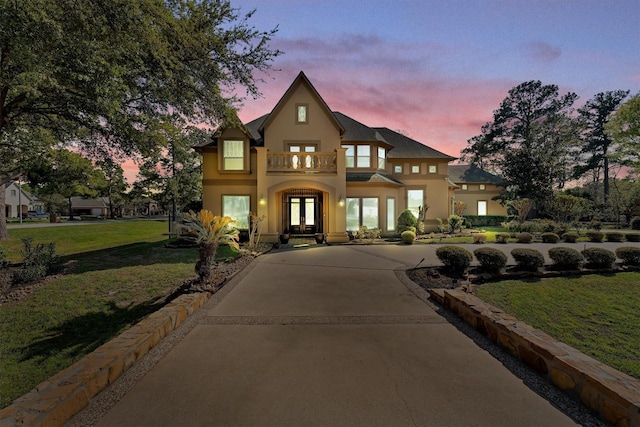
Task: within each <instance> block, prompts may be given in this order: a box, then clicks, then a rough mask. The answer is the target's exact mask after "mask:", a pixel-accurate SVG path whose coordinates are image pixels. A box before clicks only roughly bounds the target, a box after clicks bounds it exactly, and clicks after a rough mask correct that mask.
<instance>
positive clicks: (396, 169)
mask: <svg viewBox="0 0 640 427" xmlns="http://www.w3.org/2000/svg"><path fill="white" fill-rule="evenodd" d="M393 173H402V165H395V166H394V167H393Z"/></svg>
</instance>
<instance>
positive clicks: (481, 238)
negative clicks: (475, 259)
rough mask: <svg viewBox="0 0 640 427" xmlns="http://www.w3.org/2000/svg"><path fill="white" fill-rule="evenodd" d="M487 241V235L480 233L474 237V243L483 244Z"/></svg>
mask: <svg viewBox="0 0 640 427" xmlns="http://www.w3.org/2000/svg"><path fill="white" fill-rule="evenodd" d="M486 241H487V235H486V234H482V233H478V234H474V235H473V243H476V244H481V243H484V242H486Z"/></svg>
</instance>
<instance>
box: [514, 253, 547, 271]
mask: <svg viewBox="0 0 640 427" xmlns="http://www.w3.org/2000/svg"><path fill="white" fill-rule="evenodd" d="M511 256H512V257H513V259H514V260H515V261H516V264H518V268H520V269H522V270H531V271H537V270H538V269H539V268H540V267H542V266H544V256H543V255H542V254H541V253H540V251H537V250H535V249H525V248H515V249H513V250H512V251H511Z"/></svg>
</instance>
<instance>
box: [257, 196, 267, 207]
mask: <svg viewBox="0 0 640 427" xmlns="http://www.w3.org/2000/svg"><path fill="white" fill-rule="evenodd" d="M258 203H260V206H264V205H266V204H267V201H266V200H265V199H264V196H263V195H262V194H261V195H260V201H259V202H258Z"/></svg>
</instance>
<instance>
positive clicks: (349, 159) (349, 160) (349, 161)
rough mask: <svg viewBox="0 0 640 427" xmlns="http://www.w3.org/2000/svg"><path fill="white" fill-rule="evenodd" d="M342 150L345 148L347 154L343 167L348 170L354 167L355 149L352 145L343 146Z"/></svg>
mask: <svg viewBox="0 0 640 427" xmlns="http://www.w3.org/2000/svg"><path fill="white" fill-rule="evenodd" d="M342 148H346V149H347V152H346V153H345V155H346V164H345V166H346V167H348V168H353V167H355V165H356V164H355V159H356V151H355V150H356V149H355V146H353V145H343V146H342Z"/></svg>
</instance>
